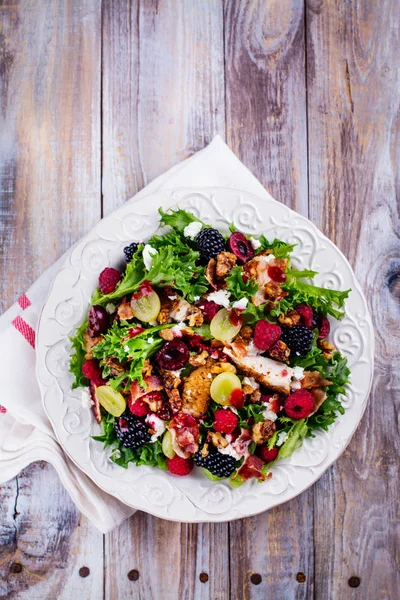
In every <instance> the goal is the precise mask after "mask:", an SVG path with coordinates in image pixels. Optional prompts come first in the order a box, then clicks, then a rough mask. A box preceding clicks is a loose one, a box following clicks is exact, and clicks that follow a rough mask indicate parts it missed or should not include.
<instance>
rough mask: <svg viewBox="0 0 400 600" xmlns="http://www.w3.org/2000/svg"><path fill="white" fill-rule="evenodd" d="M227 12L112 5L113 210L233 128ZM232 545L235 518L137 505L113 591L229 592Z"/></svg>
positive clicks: (109, 578) (191, 0)
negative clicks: (177, 516)
mask: <svg viewBox="0 0 400 600" xmlns="http://www.w3.org/2000/svg"><path fill="white" fill-rule="evenodd" d="M222 12H223V11H222V3H221V4H219V3H215V2H196V1H195V0H184V1H181V2H179V3H178V2H172V1H169V2H162V3H153V2H147V1H145V2H139V1H137V2H132V3H131V2H127V1H126V0H118V1H114V2H109V3H106V4H105V5H104V22H103V43H104V46H103V165H104V172H103V194H104V196H103V204H104V212H105V214H107V213H108V212H111V211H112V210H113V209H114V208H115V207H117V206H119V205H120V204H121V203H122V202H124V201H125V200H126V199H127V198H129V197H130V196H132V195H133V194H135V193H136V192H137V191H138V190H139V189H140V188H142V187H143V186H144V185H146V184H147V183H148V182H150V181H151V180H152V179H153V178H154V177H156V176H157V175H160V174H161V173H163V172H164V171H165V170H167V169H168V168H170V167H171V166H172V165H174V164H175V163H178V162H179V161H181V160H182V159H184V158H186V157H187V156H189V155H191V154H193V153H194V152H196V151H197V150H199V149H201V148H203V147H204V145H205V144H206V143H207V142H209V141H210V140H211V139H212V137H213V136H214V135H215V134H216V133H220V134H222V135H224V130H225V115H224V81H223V77H222V76H221V74H222V73H223V20H222V19H223V14H222ZM228 546H229V544H228V525H227V524H221V525H198V526H196V525H179V524H176V523H169V522H167V521H162V520H160V519H156V518H154V517H152V516H150V515H145V514H136V515H135V516H134V517H133V518H132V519H131V520H130V521H129V527H128V528H127V527H126V526H122V527H121V528H120V529H119V530H118V531H116V532H113V533H111V534H109V535H108V536H106V577H105V579H106V597H107V598H110V599H114V598H118V597H120V598H125V597H130V598H146V599H147V598H149V599H150V598H163V599H165V600H168V599H174V600H175V598H182V599H186V598H196V600H197V599H202V598H204V599H205V598H227V597H229V579H228V573H229V567H228V561H229V554H228V550H227V549H228ZM133 570H136V571H138V574H139V579H137V580H136V581H132V580H129V579H128V576H127V574H128V573H129V572H131V571H133ZM202 572H206V573H207V575H208V577H209V579H208V582H207V583H202V582H201V581H200V579H199V576H200V574H201V573H202ZM135 576H136V574H135ZM131 577H133V575H132V574H131ZM203 578H204V577H203Z"/></svg>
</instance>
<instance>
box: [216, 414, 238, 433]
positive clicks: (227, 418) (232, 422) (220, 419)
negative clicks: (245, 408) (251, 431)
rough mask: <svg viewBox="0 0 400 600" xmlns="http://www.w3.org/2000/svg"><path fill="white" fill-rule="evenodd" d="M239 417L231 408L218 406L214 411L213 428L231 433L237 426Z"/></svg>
mask: <svg viewBox="0 0 400 600" xmlns="http://www.w3.org/2000/svg"><path fill="white" fill-rule="evenodd" d="M238 423H239V419H238V418H237V416H236V415H235V413H233V412H232V411H231V410H229V409H228V410H225V409H223V408H219V409H218V410H216V411H215V413H214V429H215V431H219V432H220V433H232V431H234V430H235V429H236V427H237V426H238Z"/></svg>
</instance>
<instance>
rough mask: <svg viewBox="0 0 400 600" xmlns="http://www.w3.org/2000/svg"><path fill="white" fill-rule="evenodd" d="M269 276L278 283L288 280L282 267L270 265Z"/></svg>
mask: <svg viewBox="0 0 400 600" xmlns="http://www.w3.org/2000/svg"><path fill="white" fill-rule="evenodd" d="M268 277H269V278H270V279H272V281H275V282H276V283H282V282H283V281H285V280H286V275H285V273H284V272H283V271H282V269H281V268H280V267H268Z"/></svg>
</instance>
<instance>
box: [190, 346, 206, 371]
mask: <svg viewBox="0 0 400 600" xmlns="http://www.w3.org/2000/svg"><path fill="white" fill-rule="evenodd" d="M207 358H208V352H207V350H203V352H201V354H195V355H193V356H191V357H190V358H189V363H190V364H191V365H192V367H202V366H203V365H205V364H206V361H207Z"/></svg>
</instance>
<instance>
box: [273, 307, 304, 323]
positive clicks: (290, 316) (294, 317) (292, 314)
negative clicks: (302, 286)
mask: <svg viewBox="0 0 400 600" xmlns="http://www.w3.org/2000/svg"><path fill="white" fill-rule="evenodd" d="M300 318H301V317H300V314H299V313H298V312H297V310H289V312H287V313H286V314H284V315H279V317H278V321H279V323H281V324H282V325H286V326H287V327H293V326H294V325H297V323H298V322H299V321H300Z"/></svg>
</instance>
